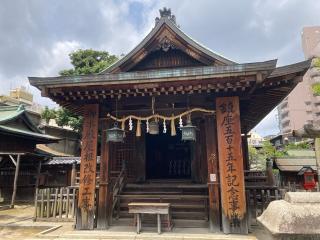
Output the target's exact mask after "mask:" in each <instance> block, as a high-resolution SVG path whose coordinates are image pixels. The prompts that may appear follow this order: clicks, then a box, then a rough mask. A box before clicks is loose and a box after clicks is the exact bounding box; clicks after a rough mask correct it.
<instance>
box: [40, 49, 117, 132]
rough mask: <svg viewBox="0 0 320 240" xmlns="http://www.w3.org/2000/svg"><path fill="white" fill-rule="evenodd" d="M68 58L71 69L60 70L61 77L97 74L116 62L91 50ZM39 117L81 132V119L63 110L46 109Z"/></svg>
mask: <svg viewBox="0 0 320 240" xmlns="http://www.w3.org/2000/svg"><path fill="white" fill-rule="evenodd" d="M69 57H70V61H71V64H72V65H73V68H72V69H64V70H61V71H60V72H59V74H60V75H61V76H75V75H82V74H95V73H99V72H101V71H102V70H104V69H105V68H107V67H108V66H110V65H111V64H113V63H114V62H115V61H117V60H118V57H117V56H115V55H112V54H110V53H108V52H106V51H96V50H93V49H85V50H83V49H79V50H77V51H74V52H72V53H70V54H69ZM41 116H42V118H43V119H45V121H46V122H47V123H48V122H49V120H50V119H55V120H56V122H57V124H58V125H59V126H70V127H71V128H72V129H73V130H75V131H77V132H81V129H82V117H80V116H78V115H76V114H74V113H72V112H70V111H69V110H67V109H65V108H59V109H57V110H52V109H51V110H50V109H49V108H48V107H46V108H45V110H44V111H43V113H42V114H41Z"/></svg>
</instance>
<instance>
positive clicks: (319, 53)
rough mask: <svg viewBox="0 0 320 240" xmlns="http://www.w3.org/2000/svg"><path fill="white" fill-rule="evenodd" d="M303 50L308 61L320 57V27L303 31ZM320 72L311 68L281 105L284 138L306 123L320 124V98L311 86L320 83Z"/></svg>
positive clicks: (279, 112)
mask: <svg viewBox="0 0 320 240" xmlns="http://www.w3.org/2000/svg"><path fill="white" fill-rule="evenodd" d="M302 49H303V52H304V55H305V58H306V59H312V58H314V57H320V26H316V27H305V28H303V31H302ZM319 73H320V71H319V70H317V69H316V68H311V69H310V70H309V71H308V72H307V73H306V74H305V76H304V78H303V81H302V82H301V83H299V84H298V85H297V87H296V88H295V89H294V90H293V91H292V92H291V93H290V94H289V95H288V96H287V97H286V98H285V99H284V100H283V101H282V102H281V103H280V104H279V106H278V118H279V128H280V131H281V134H282V135H283V136H284V137H290V136H291V133H292V130H297V129H300V128H302V127H303V125H304V124H306V123H315V122H317V123H320V96H314V95H313V94H312V89H311V86H312V84H314V83H315V82H316V81H318V80H319V82H320V74H319Z"/></svg>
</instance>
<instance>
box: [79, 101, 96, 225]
mask: <svg viewBox="0 0 320 240" xmlns="http://www.w3.org/2000/svg"><path fill="white" fill-rule="evenodd" d="M98 119H99V105H98V104H87V105H85V106H84V114H83V130H82V146H81V162H80V186H79V197H78V199H79V200H78V209H77V216H76V228H77V229H84V230H85V229H93V228H94V209H95V188H96V165H97V143H98Z"/></svg>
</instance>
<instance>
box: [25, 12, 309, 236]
mask: <svg viewBox="0 0 320 240" xmlns="http://www.w3.org/2000/svg"><path fill="white" fill-rule="evenodd" d="M160 15H161V16H160V18H156V21H155V26H154V28H153V29H152V30H151V32H150V33H149V34H148V35H147V36H146V37H145V38H144V39H143V40H142V42H141V43H140V44H139V45H138V46H137V47H135V48H134V49H133V50H132V51H131V52H129V53H128V54H127V55H126V56H125V57H123V58H122V59H120V60H119V61H118V62H116V63H115V64H113V65H112V66H110V67H108V68H107V69H105V70H104V71H102V72H101V73H99V74H95V75H81V76H59V77H29V81H30V83H31V85H33V86H35V87H37V88H38V89H39V90H41V93H42V96H45V97H49V98H51V99H52V100H53V101H55V102H56V103H58V104H59V105H61V106H63V107H66V108H68V109H69V110H71V111H73V112H75V113H78V114H81V115H82V116H83V117H84V123H83V132H82V152H81V166H80V168H81V169H80V187H79V198H78V215H77V228H78V229H93V228H94V219H97V227H98V228H100V229H105V228H107V226H108V223H110V222H109V221H108V219H109V218H110V216H112V214H113V213H112V209H113V203H112V201H116V199H117V198H112V191H114V189H115V188H114V185H117V184H119V183H118V182H117V179H119V178H113V174H114V173H116V172H117V171H118V173H120V171H121V169H122V167H123V166H122V165H121V164H122V162H123V161H125V162H126V173H127V178H126V183H128V184H129V183H141V184H143V183H144V182H146V181H148V180H149V181H151V180H153V179H157V180H158V181H160V182H162V183H169V182H171V181H173V180H174V179H175V180H180V181H184V180H185V181H189V183H190V184H198V185H199V184H201V183H202V184H203V185H204V186H205V187H206V189H207V193H205V195H206V197H207V198H206V199H208V208H207V210H206V211H207V214H208V216H209V218H208V222H209V226H210V229H211V230H212V231H219V230H220V227H221V228H222V229H223V231H224V232H225V233H247V232H248V226H247V220H246V215H247V207H246V197H245V182H244V170H245V169H248V156H247V143H246V134H247V133H248V132H249V131H250V130H251V129H252V128H253V127H255V126H256V125H257V124H258V123H259V122H260V121H261V120H262V119H263V118H264V117H265V116H266V115H267V114H268V113H269V112H270V111H271V110H272V109H273V108H274V107H275V106H277V104H279V103H280V101H281V100H282V99H283V98H284V97H286V96H287V95H288V94H289V93H290V91H291V90H292V89H293V88H294V87H295V86H296V85H297V84H298V83H299V82H300V81H301V80H302V77H303V75H304V73H305V72H306V70H307V69H308V67H309V65H310V63H309V62H308V61H305V62H299V63H295V64H292V65H288V66H282V67H276V63H277V60H270V61H265V62H252V63H236V62H234V61H231V60H229V59H227V58H225V57H223V56H221V55H218V54H216V53H214V52H212V51H211V50H209V49H208V48H205V47H204V46H202V45H200V44H199V43H197V42H196V41H194V40H193V39H192V38H190V37H189V36H187V35H186V34H185V33H184V32H182V30H181V29H180V27H179V26H178V25H177V24H176V19H175V16H174V15H172V14H171V11H170V9H165V8H164V9H163V10H160ZM190 120H191V121H190ZM114 123H117V124H116V125H115V126H114ZM181 127H182V128H181ZM186 127H187V128H186ZM194 127H196V129H197V130H196V131H195V133H196V140H195V141H190V139H194V135H193V134H192V133H193V130H194V129H195V128H194ZM111 128H113V129H112V130H110V129H111ZM99 129H100V131H101V132H100V133H101V147H100V150H98V138H99V134H98V132H99ZM122 129H123V130H124V131H125V132H124V133H123V132H122V131H121V130H122ZM107 134H108V137H109V139H107ZM124 135H125V136H124ZM123 136H124V139H123V142H118V143H117V142H112V141H110V140H113V141H114V140H119V138H120V139H121V138H122V137H123ZM182 137H183V139H187V140H186V141H181V138H182ZM188 139H189V140H188ZM108 140H109V141H108ZM98 151H99V152H98ZM97 155H100V157H101V158H100V177H99V183H97V181H96V158H97ZM111 173H113V174H111ZM113 179H115V180H113ZM96 184H97V188H98V194H97V195H96V196H98V197H97V198H98V199H96V200H95V188H96ZM136 185H137V184H136ZM160 186H161V185H160ZM160 190H161V187H160ZM162 190H163V191H166V190H165V188H164V187H163V189H162ZM119 191H120V190H119ZM120 192H121V191H120ZM169 194H170V192H169V191H168V193H167V195H169ZM114 196H115V195H113V197H114ZM117 196H118V195H117ZM120 196H121V194H120ZM129 196H131V197H132V195H129ZM155 196H157V195H155ZM181 196H182V195H181ZM183 196H184V195H183ZM155 198H156V197H154V198H153V201H155ZM176 198H178V197H176ZM178 199H181V200H180V202H183V201H184V200H183V198H182V197H181V198H178ZM135 200H137V199H136V198H135V197H132V198H131V201H135ZM163 201H164V200H163ZM177 201H178V200H177ZM95 209H97V211H95ZM110 209H111V211H110ZM186 215H188V214H186ZM190 216H192V215H191V213H190ZM191 219H192V218H191Z"/></svg>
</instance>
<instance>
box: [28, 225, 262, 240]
mask: <svg viewBox="0 0 320 240" xmlns="http://www.w3.org/2000/svg"><path fill="white" fill-rule="evenodd" d="M135 231H136V228H135V227H111V228H110V229H109V230H108V231H99V230H94V231H89V230H85V231H84V230H82V231H76V230H73V231H67V232H64V233H61V231H59V234H58V235H56V234H55V231H52V232H49V233H47V234H38V235H37V236H35V237H34V238H32V240H36V239H38V240H39V239H59V240H74V239H86V240H90V239H99V240H105V239H114V240H118V239H119V240H138V239H141V240H164V239H166V240H171V239H172V240H256V239H257V238H256V237H255V236H253V235H226V234H223V233H209V232H208V230H207V229H204V228H189V229H186V228H175V229H173V231H172V232H163V233H162V234H160V235H159V234H157V232H156V229H155V228H153V227H152V228H150V227H145V228H143V232H141V233H140V234H137V233H136V232H135Z"/></svg>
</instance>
